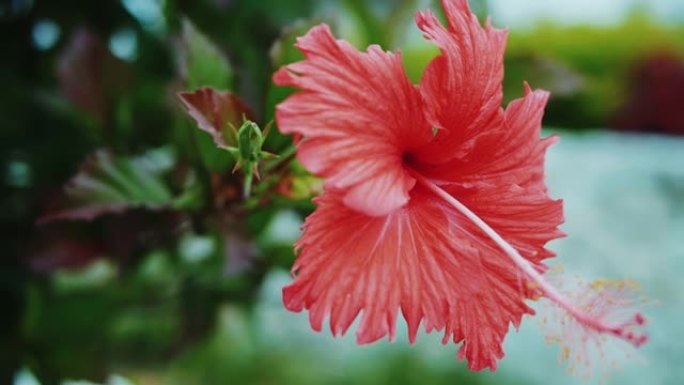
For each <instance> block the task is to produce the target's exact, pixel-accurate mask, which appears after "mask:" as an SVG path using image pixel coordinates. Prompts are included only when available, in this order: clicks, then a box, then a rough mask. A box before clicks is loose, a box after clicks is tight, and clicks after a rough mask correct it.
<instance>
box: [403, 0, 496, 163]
mask: <svg viewBox="0 0 684 385" xmlns="http://www.w3.org/2000/svg"><path fill="white" fill-rule="evenodd" d="M442 6H443V8H444V12H445V14H446V17H447V21H448V25H447V27H446V28H445V27H444V26H442V24H441V23H440V22H439V20H438V19H437V18H436V17H435V15H434V14H433V13H431V12H430V11H427V12H424V13H418V15H417V16H416V23H417V24H418V27H419V28H420V29H421V30H422V31H423V33H424V36H425V37H426V38H427V39H429V40H431V41H433V42H435V44H437V45H438V46H439V48H440V49H441V51H442V53H441V55H440V56H438V57H437V58H435V59H434V60H433V61H432V62H431V63H430V64H429V65H428V67H427V68H426V70H425V73H424V74H423V77H422V79H421V82H420V89H421V92H422V94H423V97H424V99H425V102H426V103H425V104H426V106H427V115H428V119H429V121H430V123H431V124H432V125H433V126H434V127H436V128H438V129H439V131H438V134H437V136H436V138H435V140H434V141H433V142H432V143H431V144H430V145H429V146H425V147H423V148H422V149H420V151H418V152H417V153H416V154H415V156H416V158H417V159H419V160H421V161H423V162H426V163H437V164H438V163H443V162H446V161H448V160H450V159H453V158H459V157H462V156H464V155H466V154H468V153H469V152H470V150H471V148H472V147H473V145H474V140H475V139H476V138H477V137H478V136H479V135H482V134H483V133H486V129H487V128H489V127H494V126H497V125H499V123H500V122H501V121H502V119H503V112H502V110H501V101H502V86H501V82H502V80H503V54H504V49H505V46H506V36H507V33H506V31H502V30H498V29H495V28H493V27H492V26H491V25H490V23H489V21H487V24H486V26H485V28H482V27H481V26H480V23H479V22H478V20H477V17H475V15H474V14H473V13H472V12H471V11H470V7H469V6H468V1H467V0H443V1H442Z"/></svg>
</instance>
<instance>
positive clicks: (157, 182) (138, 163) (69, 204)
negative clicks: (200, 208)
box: [39, 150, 174, 223]
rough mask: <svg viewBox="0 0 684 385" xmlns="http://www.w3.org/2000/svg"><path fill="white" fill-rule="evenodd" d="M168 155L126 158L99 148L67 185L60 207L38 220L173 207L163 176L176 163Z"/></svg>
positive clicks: (83, 217)
mask: <svg viewBox="0 0 684 385" xmlns="http://www.w3.org/2000/svg"><path fill="white" fill-rule="evenodd" d="M168 156H169V154H165V153H163V152H158V153H149V154H147V155H143V156H140V157H137V158H127V157H115V156H113V155H112V154H110V153H109V152H107V151H104V150H100V151H97V152H96V153H94V154H93V155H92V156H91V157H90V158H89V159H88V160H87V161H86V162H85V164H84V165H83V167H82V169H81V171H80V172H79V173H78V174H77V175H76V176H75V177H73V178H72V179H71V181H70V182H69V183H68V184H67V185H66V187H65V189H64V196H63V197H62V200H61V202H60V204H59V205H58V207H57V208H56V209H54V210H52V211H50V212H49V213H48V214H47V215H45V216H43V217H42V218H40V220H39V223H46V222H50V221H54V220H64V219H68V220H92V219H93V218H96V217H98V216H101V215H104V214H112V213H121V212H123V211H126V210H129V209H133V208H147V209H162V208H167V207H170V206H171V205H172V203H173V202H174V199H173V198H174V197H173V195H172V193H171V191H170V189H169V188H168V186H167V185H166V184H165V183H164V181H163V179H162V174H164V172H165V171H167V170H168V165H169V162H171V163H172V162H173V160H172V159H171V158H169V157H168Z"/></svg>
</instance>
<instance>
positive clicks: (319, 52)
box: [273, 24, 432, 216]
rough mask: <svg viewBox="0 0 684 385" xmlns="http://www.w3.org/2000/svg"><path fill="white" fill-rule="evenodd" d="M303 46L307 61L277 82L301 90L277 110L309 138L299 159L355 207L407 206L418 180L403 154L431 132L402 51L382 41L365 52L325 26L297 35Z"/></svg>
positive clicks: (288, 128)
mask: <svg viewBox="0 0 684 385" xmlns="http://www.w3.org/2000/svg"><path fill="white" fill-rule="evenodd" d="M297 47H298V48H299V49H300V50H301V51H302V52H303V53H304V56H305V60H303V61H300V62H297V63H293V64H290V65H288V66H286V67H283V68H281V69H280V70H279V71H278V72H277V73H276V74H275V75H274V78H273V79H274V81H275V83H276V84H279V85H286V86H293V87H296V88H298V89H299V90H300V92H298V93H296V94H294V95H292V96H290V97H289V98H288V99H286V100H285V101H284V102H283V103H281V104H280V105H279V106H278V107H277V111H276V120H277V123H278V127H279V128H280V130H281V131H282V132H283V133H287V134H291V133H294V134H301V135H303V136H304V140H303V141H302V142H301V143H300V144H299V146H300V147H299V151H298V157H299V160H300V161H301V162H302V164H303V165H304V166H305V167H306V168H307V169H308V170H310V171H311V172H313V173H315V174H316V175H319V176H322V177H326V178H327V179H326V185H327V186H328V187H333V188H335V189H338V190H341V191H343V192H344V194H345V195H346V198H345V200H344V202H345V203H346V204H347V205H349V207H351V208H353V209H355V210H359V211H362V212H364V213H366V214H369V215H373V216H378V215H384V214H387V213H389V212H391V211H393V210H395V209H396V208H398V207H401V206H402V205H404V204H406V202H407V200H408V191H409V190H410V189H411V188H412V187H413V185H414V184H415V181H414V180H413V178H412V177H410V176H409V175H408V174H407V172H406V171H405V170H404V169H403V167H402V159H403V154H404V153H405V152H406V151H410V150H411V149H414V148H416V147H418V146H420V145H422V144H424V143H426V142H427V141H429V140H430V138H431V136H432V135H431V134H430V126H429V124H428V123H427V122H426V120H425V119H424V117H423V112H422V100H421V97H420V93H419V92H418V90H417V89H416V87H415V86H414V85H412V84H411V83H410V81H409V80H408V78H407V77H406V75H405V73H404V69H403V65H402V61H401V57H400V55H399V54H394V53H388V52H384V51H382V50H381V49H380V48H379V47H378V46H371V47H370V48H369V49H368V50H367V51H366V52H359V51H358V50H356V49H355V48H353V47H352V46H351V45H349V44H348V43H346V42H344V41H341V40H335V39H334V37H333V36H332V34H331V32H330V29H329V27H328V26H327V25H325V24H322V25H319V26H316V27H314V28H312V29H311V30H310V31H309V32H308V33H307V34H306V35H305V36H303V37H301V38H300V39H298V43H297ZM362 195H363V199H361V196H362Z"/></svg>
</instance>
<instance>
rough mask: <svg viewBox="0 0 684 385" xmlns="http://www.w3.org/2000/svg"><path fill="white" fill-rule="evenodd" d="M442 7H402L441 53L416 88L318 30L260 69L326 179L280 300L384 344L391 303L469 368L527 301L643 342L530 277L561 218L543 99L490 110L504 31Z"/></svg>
mask: <svg viewBox="0 0 684 385" xmlns="http://www.w3.org/2000/svg"><path fill="white" fill-rule="evenodd" d="M442 5H443V7H444V10H445V14H446V16H447V20H448V25H447V26H446V27H444V26H443V25H442V24H441V23H440V22H439V21H438V20H437V18H436V17H435V16H434V15H433V14H432V13H430V12H425V13H419V14H418V15H417V17H416V21H417V24H418V27H419V28H420V29H421V30H422V31H423V33H424V36H425V37H426V38H427V39H428V40H431V41H433V42H434V43H435V44H437V45H438V46H439V48H440V49H441V55H440V56H438V57H437V58H435V59H434V60H433V61H432V62H431V63H430V64H429V66H428V67H427V69H426V70H425V73H424V75H423V77H422V79H421V81H420V84H419V85H417V86H416V85H414V84H412V83H411V82H410V81H409V79H408V78H407V77H406V75H405V72H404V68H403V65H402V60H401V56H400V55H399V54H398V53H390V52H384V51H382V50H381V49H380V47H378V46H371V47H369V48H368V50H367V51H366V52H359V51H358V50H356V49H355V48H354V47H352V46H351V45H350V44H348V43H347V42H345V41H342V40H336V39H335V38H334V37H333V36H332V34H331V32H330V29H329V28H328V26H327V25H325V24H322V25H319V26H316V27H314V28H312V29H311V30H310V31H309V32H308V33H307V34H306V35H305V36H303V37H301V38H300V39H299V40H298V42H297V47H298V48H299V50H301V52H302V53H303V54H304V56H305V59H304V60H303V61H300V62H297V63H293V64H290V65H287V66H285V67H283V68H281V69H280V70H279V71H278V72H277V73H276V74H275V75H274V81H275V82H276V83H277V84H279V85H283V86H292V87H295V88H297V89H298V90H299V92H297V93H295V94H294V95H292V96H290V97H289V98H288V99H287V100H285V101H284V102H283V103H281V104H280V105H279V106H278V108H277V113H276V120H277V123H278V126H279V128H280V130H281V131H282V132H283V133H288V134H292V133H294V134H299V135H301V136H302V138H303V140H301V141H300V142H299V143H298V159H299V160H300V161H301V163H302V164H303V165H304V166H305V167H306V168H307V169H308V170H309V171H311V172H312V173H314V174H316V175H318V176H321V177H324V178H325V191H324V193H323V194H322V195H321V196H320V197H318V198H317V199H316V201H315V202H316V204H317V206H318V207H317V209H316V211H315V212H314V213H313V214H312V215H311V216H309V217H308V218H307V220H306V222H305V224H304V228H303V229H304V232H303V235H302V237H301V239H300V240H299V242H298V243H297V246H296V247H297V249H298V251H299V254H298V257H297V261H296V262H295V264H294V266H293V275H295V280H294V282H293V283H292V284H291V285H289V286H288V287H286V288H285V289H284V290H283V299H284V303H285V306H286V307H287V308H288V309H289V310H291V311H295V312H298V311H301V310H303V309H307V310H308V311H309V318H310V322H311V326H312V327H313V329H314V330H317V331H320V330H321V328H322V327H323V322H324V319H325V318H326V317H329V322H330V329H331V330H332V333H333V334H334V335H341V334H344V333H345V332H346V331H347V329H348V328H349V326H350V325H351V323H352V322H353V321H354V319H355V318H356V317H357V316H358V315H359V314H361V320H360V323H359V326H358V331H357V333H356V336H357V340H358V342H359V343H370V342H374V341H376V340H378V339H380V338H382V337H384V336H387V335H389V338H390V340H391V339H393V338H394V335H395V325H396V321H397V317H398V314H399V312H400V311H401V315H402V316H403V318H404V319H405V320H406V323H407V325H408V331H409V339H410V341H411V342H413V341H414V340H415V338H416V334H417V331H418V328H419V325H420V323H421V322H422V323H423V327H424V328H425V330H426V331H428V332H430V331H433V330H439V331H443V332H444V342H445V343H446V342H447V341H448V340H449V339H451V340H453V341H454V342H455V343H461V342H462V346H461V348H460V351H459V353H458V357H459V358H460V359H462V358H465V359H467V361H468V366H469V368H470V369H472V370H480V369H483V368H490V369H492V370H494V369H496V365H497V360H498V359H500V358H501V357H503V355H504V352H503V349H502V343H503V340H504V337H505V336H506V333H507V332H508V329H509V326H510V324H513V325H515V326H517V325H519V323H520V321H521V318H522V316H523V315H525V314H533V310H532V309H531V308H530V307H529V306H528V305H527V304H526V299H535V298H538V297H539V296H544V297H547V298H549V299H551V300H552V301H554V302H555V303H557V304H558V305H560V306H561V307H562V308H564V309H566V311H567V312H568V314H570V315H571V317H572V319H573V320H575V321H577V322H578V323H579V324H580V325H581V326H582V327H583V328H584V329H586V330H589V331H596V332H597V333H609V334H613V335H617V336H619V337H622V338H624V339H628V340H631V341H632V342H634V343H637V344H638V343H641V342H643V337H641V336H639V335H636V334H635V333H634V332H633V331H632V328H633V327H634V326H638V325H636V323H637V322H636V321H635V320H636V318H634V319H630V320H628V321H626V322H623V323H619V324H608V323H607V322H604V319H603V318H602V316H597V315H596V314H594V313H591V314H588V313H583V312H582V311H581V310H579V308H578V307H576V306H575V305H573V304H572V303H570V302H569V301H568V300H567V299H566V298H565V297H564V296H563V295H562V294H561V293H560V292H559V291H558V290H556V289H555V288H554V287H553V286H551V285H550V284H548V283H547V281H545V279H544V277H543V272H544V271H545V266H544V265H543V264H542V262H543V260H544V259H546V258H549V257H551V256H553V255H554V254H553V253H552V252H551V251H549V250H547V249H545V248H544V245H545V244H546V243H547V242H548V241H550V240H552V239H555V238H558V237H560V236H562V232H561V231H559V230H558V225H560V224H561V223H562V222H563V213H562V202H561V201H559V200H552V199H551V198H549V196H548V194H547V188H546V186H545V184H544V154H545V152H546V149H547V148H548V147H549V146H550V145H551V144H552V143H553V142H554V141H555V138H549V139H540V138H539V135H540V126H541V118H542V115H543V110H544V106H545V104H546V101H547V98H548V93H547V92H544V91H532V90H530V88H529V87H528V86H527V85H526V86H525V96H524V97H523V98H521V99H518V100H515V101H513V102H511V103H510V104H509V105H508V107H507V108H506V109H505V110H504V109H502V108H501V103H502V78H503V54H504V48H505V44H506V32H505V31H502V30H498V29H495V28H493V27H492V26H491V25H490V24H489V22H488V23H487V25H486V26H485V27H484V28H483V27H482V26H481V25H480V24H479V22H478V20H477V18H476V17H475V16H474V15H473V14H472V13H471V12H470V9H469V8H468V3H467V0H443V2H442ZM635 317H636V316H635ZM638 317H639V318H638V321H640V322H639V323H638V324H639V325H641V324H642V323H643V322H642V321H643V317H641V316H640V315H638Z"/></svg>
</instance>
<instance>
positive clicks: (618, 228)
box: [0, 0, 684, 385]
mask: <svg viewBox="0 0 684 385" xmlns="http://www.w3.org/2000/svg"><path fill="white" fill-rule="evenodd" d="M472 5H473V8H474V10H476V12H477V13H478V15H479V16H481V17H482V18H483V19H484V17H485V15H491V17H492V19H493V22H494V25H496V26H498V27H509V29H510V38H509V44H508V51H507V54H506V80H505V95H506V100H507V101H508V100H511V99H513V98H516V97H519V96H520V95H522V82H523V80H527V81H529V82H530V84H531V85H532V86H533V87H539V88H544V89H547V90H550V91H551V92H552V98H551V100H550V102H549V106H548V109H547V113H546V116H545V120H544V122H545V126H546V127H547V133H549V134H550V133H558V134H559V135H560V137H561V142H560V143H559V144H557V145H556V146H554V147H553V148H552V149H551V150H550V152H549V156H548V159H549V161H548V165H547V172H548V183H549V185H550V188H551V192H552V195H553V196H554V197H561V198H563V199H564V200H565V202H566V220H567V222H566V224H565V225H564V226H563V230H564V231H565V232H566V233H568V237H567V238H565V239H563V240H560V241H557V242H554V243H553V244H552V245H551V247H552V248H553V249H555V250H556V251H557V252H558V254H559V258H558V259H559V261H562V263H563V265H564V266H565V269H566V270H569V271H573V272H577V273H578V274H580V275H582V276H584V277H587V278H597V277H611V278H623V277H629V278H633V279H636V280H637V281H639V282H641V286H642V289H643V292H644V294H645V295H646V296H648V297H650V298H655V299H657V301H658V304H657V305H656V306H653V307H652V308H650V309H647V310H646V313H647V314H648V315H649V319H650V321H651V326H650V332H651V335H652V340H651V342H650V343H649V344H648V345H646V346H645V347H644V348H643V349H642V350H641V351H640V352H639V357H637V358H635V359H634V360H632V361H630V362H629V363H628V364H626V365H625V366H624V368H623V369H622V370H620V371H617V372H616V373H614V374H613V376H612V377H611V378H609V379H608V380H607V382H608V383H615V384H645V383H647V384H654V385H657V384H667V385H669V384H672V385H676V384H681V378H683V377H684V327H682V326H681V325H682V320H683V319H684V298H683V297H682V295H681V294H680V293H682V292H684V280H682V279H681V275H682V274H683V273H684V2H682V1H679V0H651V1H647V0H602V1H590V0H581V1H579V0H578V1H573V2H568V1H562V0H546V1H543V2H541V1H534V0H488V1H486V0H477V1H474V2H473V3H472ZM426 7H432V8H433V9H435V10H437V9H439V5H438V4H432V2H430V1H419V0H396V1H391V0H375V1H363V0H338V1H333V0H322V1H314V0H262V1H248V0H201V1H199V0H198V1H189V0H187V1H186V0H121V1H117V0H107V1H89V0H60V1H49V0H1V1H0V41H1V42H2V45H1V47H0V48H1V49H2V51H1V52H2V54H1V55H2V59H0V84H2V92H1V93H0V117H1V119H2V125H1V126H0V186H1V187H0V244H1V245H2V251H3V255H2V257H1V258H0V298H1V301H2V302H1V303H0V306H1V309H2V310H1V311H2V316H0V324H1V326H0V334H1V336H0V341H1V345H0V383H2V384H15V385H36V384H43V385H48V384H90V383H95V384H110V385H122V384H139V385H152V384H182V385H194V384H212V385H213V384H297V385H305V384H471V385H474V384H507V385H512V384H547V383H553V384H575V383H586V382H585V381H583V380H581V379H578V378H575V377H571V376H568V375H567V374H566V373H565V371H564V368H563V366H562V365H559V364H558V363H557V361H558V356H559V352H558V347H557V346H553V345H547V344H545V343H544V335H543V332H542V331H541V330H540V328H539V325H538V322H537V321H536V320H535V319H527V320H526V322H524V323H523V326H522V328H521V330H520V331H519V332H511V333H510V335H509V337H508V340H507V342H506V345H505V348H506V352H507V357H506V358H505V359H504V360H502V361H501V367H500V369H499V371H497V372H496V373H489V372H483V373H469V372H468V371H467V370H466V367H465V364H464V363H463V362H457V361H456V359H455V353H456V350H457V347H455V346H451V345H448V346H442V345H441V344H439V339H440V336H438V335H429V336H428V335H422V336H420V337H419V342H418V344H417V345H415V346H409V345H408V343H407V341H406V338H404V337H400V338H399V339H398V341H397V342H394V343H391V344H390V343H387V342H380V343H376V344H374V345H371V346H364V347H357V346H356V345H355V344H354V341H353V332H351V333H349V334H350V335H349V336H347V337H345V338H341V339H333V338H332V337H331V336H330V335H329V333H326V332H324V333H322V334H315V333H314V332H312V331H311V330H310V329H309V326H308V322H307V316H306V314H291V313H288V312H286V311H285V310H284V308H283V306H282V303H281V298H280V290H281V288H282V287H283V286H284V285H285V284H287V283H288V282H289V280H290V278H289V275H288V272H287V270H288V269H289V267H290V266H291V264H292V261H293V259H294V255H293V252H292V244H293V242H294V240H296V239H297V237H298V235H299V226H300V225H301V223H302V220H303V218H304V217H305V216H306V215H307V214H308V213H310V212H311V210H313V205H312V204H311V203H310V198H311V196H312V195H314V194H315V193H316V191H318V189H319V188H320V187H319V182H318V181H317V180H316V179H315V178H312V177H311V176H309V175H307V174H306V173H305V172H304V171H303V170H302V169H301V167H299V166H298V165H297V164H296V162H291V163H289V162H281V163H278V164H273V165H272V167H271V166H268V167H269V170H270V171H269V172H268V173H267V174H266V177H265V178H264V180H263V182H262V183H260V184H259V185H258V186H257V187H256V188H255V194H254V196H255V197H254V198H253V199H250V200H248V201H242V200H241V199H240V194H239V191H240V183H241V180H240V177H239V174H235V175H233V174H231V172H230V170H231V169H232V167H233V162H234V161H233V160H232V159H231V157H230V156H229V155H227V153H224V152H221V151H219V150H217V149H216V148H215V146H214V145H213V143H212V142H211V139H210V138H209V136H208V135H206V134H204V133H202V132H200V131H199V130H197V129H196V126H195V125H194V123H193V122H192V120H191V119H189V118H188V116H187V115H186V114H185V113H184V111H183V110H182V109H181V108H180V104H179V102H178V100H177V98H176V96H175V94H176V92H178V91H182V90H193V89H196V88H198V87H201V86H213V87H216V88H217V89H222V90H231V91H233V92H234V93H236V94H238V95H239V96H240V97H241V98H242V100H244V101H245V103H246V104H248V105H249V110H250V116H252V117H253V118H254V119H255V120H256V121H258V122H260V123H261V124H264V123H266V122H268V121H270V120H271V119H272V117H273V109H274V106H275V104H276V103H278V102H279V101H281V100H282V99H283V98H284V97H286V96H287V95H288V93H289V92H291V91H290V90H287V89H280V88H275V87H274V86H272V85H271V82H270V77H271V74H272V73H273V71H274V70H275V69H276V68H278V67H279V66H281V65H282V64H285V63H288V62H291V61H294V60H297V59H298V58H299V54H298V53H297V52H296V51H295V50H294V49H293V48H292V44H293V42H294V39H295V37H296V36H299V35H301V34H303V33H304V32H305V31H306V30H307V29H308V28H309V27H311V26H312V25H314V24H316V23H319V22H322V21H325V22H327V23H329V24H330V25H331V26H332V27H333V29H334V30H335V31H336V33H337V35H338V36H340V37H343V38H345V39H347V40H349V41H351V42H352V43H353V44H355V45H356V46H358V47H365V46H367V45H368V44H371V43H377V44H380V45H382V46H383V47H384V48H386V49H401V50H402V52H403V57H404V61H405V63H406V67H407V71H408V73H409V75H410V76H411V78H412V79H414V81H418V79H419V78H420V74H421V73H422V70H423V68H424V66H425V64H426V63H427V62H428V61H429V60H430V59H431V58H432V57H434V55H435V54H436V50H435V49H434V47H432V46H431V45H430V44H429V43H426V42H424V41H423V40H422V38H421V35H420V33H419V31H418V30H417V28H416V27H415V26H414V25H413V21H412V18H413V15H414V14H415V12H416V11H417V10H418V9H424V8H426ZM265 148H266V149H267V150H269V151H271V152H274V153H288V151H290V149H291V139H290V138H287V137H283V136H281V135H279V134H277V133H272V134H271V135H269V136H268V139H267V141H266V144H265ZM283 158H284V159H287V160H289V159H291V158H290V157H287V156H284V157H283ZM398 334H401V333H398ZM598 359H599V360H598V361H600V357H599V358H598ZM592 360H593V359H592ZM597 365H598V366H601V365H602V364H601V363H600V362H597ZM592 381H593V382H597V381H598V382H600V381H602V379H601V378H594V379H593V380H591V381H590V382H589V383H592ZM604 382H605V381H604Z"/></svg>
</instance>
